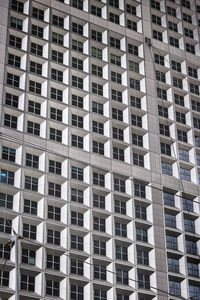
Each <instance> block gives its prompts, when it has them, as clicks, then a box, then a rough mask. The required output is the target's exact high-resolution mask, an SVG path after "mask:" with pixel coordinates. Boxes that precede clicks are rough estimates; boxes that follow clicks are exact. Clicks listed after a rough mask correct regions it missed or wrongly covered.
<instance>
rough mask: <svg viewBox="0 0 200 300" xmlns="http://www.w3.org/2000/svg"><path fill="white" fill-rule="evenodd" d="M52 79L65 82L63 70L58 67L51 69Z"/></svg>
mask: <svg viewBox="0 0 200 300" xmlns="http://www.w3.org/2000/svg"><path fill="white" fill-rule="evenodd" d="M51 79H53V80H56V81H59V82H63V72H62V71H59V70H56V69H53V68H52V69H51Z"/></svg>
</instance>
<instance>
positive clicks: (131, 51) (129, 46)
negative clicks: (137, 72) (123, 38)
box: [128, 44, 138, 56]
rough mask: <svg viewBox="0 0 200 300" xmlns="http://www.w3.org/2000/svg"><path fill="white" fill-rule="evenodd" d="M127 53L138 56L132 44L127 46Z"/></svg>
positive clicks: (135, 47)
mask: <svg viewBox="0 0 200 300" xmlns="http://www.w3.org/2000/svg"><path fill="white" fill-rule="evenodd" d="M128 53H130V54H133V55H136V56H138V47H137V46H135V45H132V44H128Z"/></svg>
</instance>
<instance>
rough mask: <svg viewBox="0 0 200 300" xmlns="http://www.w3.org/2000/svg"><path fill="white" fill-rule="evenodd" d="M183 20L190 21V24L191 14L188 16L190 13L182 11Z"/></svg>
mask: <svg viewBox="0 0 200 300" xmlns="http://www.w3.org/2000/svg"><path fill="white" fill-rule="evenodd" d="M183 20H184V21H186V22H188V23H190V24H192V16H190V15H188V14H186V13H184V12H183Z"/></svg>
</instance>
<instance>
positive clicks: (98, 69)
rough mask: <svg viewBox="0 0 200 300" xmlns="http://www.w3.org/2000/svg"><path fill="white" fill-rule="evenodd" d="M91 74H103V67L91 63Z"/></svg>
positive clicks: (100, 75)
mask: <svg viewBox="0 0 200 300" xmlns="http://www.w3.org/2000/svg"><path fill="white" fill-rule="evenodd" d="M92 74H93V75H96V76H99V77H102V76H103V68H102V67H100V66H96V65H94V64H92Z"/></svg>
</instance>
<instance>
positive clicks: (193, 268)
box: [187, 262, 199, 277]
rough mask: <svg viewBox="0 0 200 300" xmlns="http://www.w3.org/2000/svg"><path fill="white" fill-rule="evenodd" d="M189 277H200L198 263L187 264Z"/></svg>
mask: <svg viewBox="0 0 200 300" xmlns="http://www.w3.org/2000/svg"><path fill="white" fill-rule="evenodd" d="M187 270H188V276H193V277H199V265H198V263H192V262H188V263H187Z"/></svg>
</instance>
